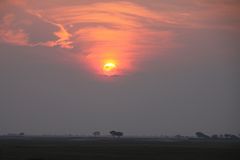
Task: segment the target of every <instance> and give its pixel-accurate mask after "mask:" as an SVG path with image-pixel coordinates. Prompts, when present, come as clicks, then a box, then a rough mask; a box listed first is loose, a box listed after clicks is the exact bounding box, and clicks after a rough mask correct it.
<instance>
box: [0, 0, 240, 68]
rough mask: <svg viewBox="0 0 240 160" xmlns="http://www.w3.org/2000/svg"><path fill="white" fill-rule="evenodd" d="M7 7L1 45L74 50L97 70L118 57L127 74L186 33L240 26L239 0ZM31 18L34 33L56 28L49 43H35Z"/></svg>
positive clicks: (45, 3) (63, 0)
mask: <svg viewBox="0 0 240 160" xmlns="http://www.w3.org/2000/svg"><path fill="white" fill-rule="evenodd" d="M2 4H4V5H8V6H13V8H14V7H15V8H14V9H12V10H11V7H9V8H10V9H9V10H8V9H4V11H3V15H4V16H3V17H2V18H1V19H2V20H1V22H0V40H1V41H2V42H5V43H11V44H15V45H21V46H46V47H61V48H65V49H73V48H74V52H75V53H81V55H84V58H86V59H87V61H90V63H92V64H93V66H95V69H99V68H98V66H101V65H102V63H104V61H106V59H118V61H121V63H122V64H121V66H122V67H123V68H122V70H123V69H129V68H131V63H132V62H131V61H133V60H134V59H136V58H134V57H138V59H144V58H145V57H149V56H150V53H151V54H154V53H155V54H158V55H159V54H161V52H162V51H163V50H164V49H166V48H173V47H175V46H176V44H175V42H174V38H175V35H176V34H177V31H179V30H181V29H196V30H198V29H220V30H235V31H238V30H239V27H240V18H239V16H238V15H239V14H240V13H239V8H240V3H239V2H237V1H236V0H231V1H226V0H219V1H215V0H214V1H211V2H210V1H207V0H195V1H191V0H183V1H181V2H180V1H177V0H173V1H155V0H149V1H144V0H133V1H118V0H116V1H107V0H106V1H100V0H94V1H91V2H90V1H87V0H83V1H81V2H76V1H71V0H70V1H67V0H61V1H55V0H50V1H35V0H34V1H28V0H22V1H17V0H9V1H8V0H5V1H3V2H2ZM5 8H7V7H5ZM16 8H18V9H16ZM23 15H24V16H23ZM26 15H28V16H29V17H28V16H26ZM23 17H24V18H25V20H24V19H23ZM26 20H27V21H28V22H30V23H36V22H37V23H39V24H40V25H39V26H37V27H38V30H35V32H41V33H44V32H46V30H47V29H45V30H41V25H43V24H45V23H46V24H48V25H49V26H51V27H53V28H54V30H50V29H49V31H48V35H50V36H46V37H47V38H46V39H44V40H37V41H36V42H33V41H32V31H30V30H29V28H31V27H29V26H26V25H22V24H23V22H24V21H26ZM156 51H157V53H156ZM141 57H144V58H141Z"/></svg>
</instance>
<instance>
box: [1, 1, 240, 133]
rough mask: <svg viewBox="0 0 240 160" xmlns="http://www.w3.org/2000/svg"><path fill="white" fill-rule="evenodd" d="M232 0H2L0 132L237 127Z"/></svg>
mask: <svg viewBox="0 0 240 160" xmlns="http://www.w3.org/2000/svg"><path fill="white" fill-rule="evenodd" d="M239 15H240V2H239V1H238V0H181V1H179V0H124V1H123V0H81V1H76V0H42V1H38V0H1V1H0V134H6V133H18V132H25V133H26V134H79V135H89V134H91V133H92V132H94V131H96V130H98V131H101V132H102V134H108V132H109V131H111V130H117V131H122V132H124V133H125V134H126V135H139V136H159V135H176V134H182V135H193V134H194V133H195V132H197V131H202V132H205V133H207V134H215V133H216V134H223V133H233V134H240V127H239V126H240V118H239V113H240V106H239V104H240V102H239V95H240V87H239V80H240V78H239V76H240V74H239V72H240V71H239V67H240V62H239V61H240V55H239V53H240V17H239Z"/></svg>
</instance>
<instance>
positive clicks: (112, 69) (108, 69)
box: [103, 62, 117, 76]
mask: <svg viewBox="0 0 240 160" xmlns="http://www.w3.org/2000/svg"><path fill="white" fill-rule="evenodd" d="M116 68H117V66H116V64H115V63H113V62H108V63H105V64H104V65H103V71H104V74H105V75H107V76H112V75H114V74H115V73H116Z"/></svg>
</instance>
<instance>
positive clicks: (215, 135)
mask: <svg viewBox="0 0 240 160" xmlns="http://www.w3.org/2000/svg"><path fill="white" fill-rule="evenodd" d="M211 138H212V139H219V136H218V135H217V134H214V135H212V137H211Z"/></svg>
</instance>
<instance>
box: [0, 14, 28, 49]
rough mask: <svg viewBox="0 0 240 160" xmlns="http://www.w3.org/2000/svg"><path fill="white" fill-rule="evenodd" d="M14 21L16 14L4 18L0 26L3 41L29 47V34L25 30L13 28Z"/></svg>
mask: <svg viewBox="0 0 240 160" xmlns="http://www.w3.org/2000/svg"><path fill="white" fill-rule="evenodd" d="M14 19H15V15H14V14H8V15H6V16H4V17H3V19H2V22H1V25H0V37H1V40H2V41H4V42H7V43H11V44H16V45H19V46H27V45H29V40H28V35H27V33H25V32H24V30H23V29H20V28H14V27H13V21H14Z"/></svg>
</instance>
